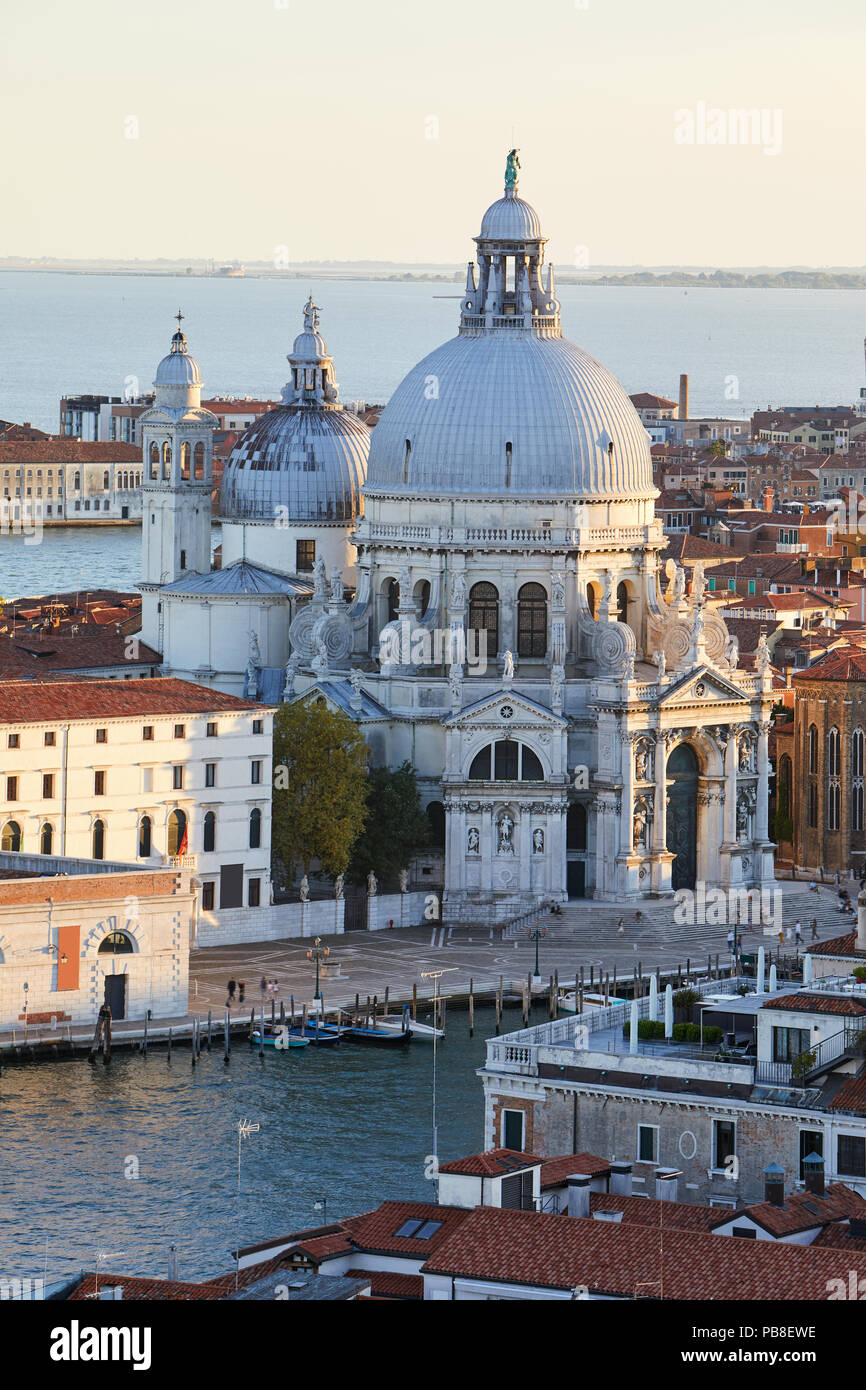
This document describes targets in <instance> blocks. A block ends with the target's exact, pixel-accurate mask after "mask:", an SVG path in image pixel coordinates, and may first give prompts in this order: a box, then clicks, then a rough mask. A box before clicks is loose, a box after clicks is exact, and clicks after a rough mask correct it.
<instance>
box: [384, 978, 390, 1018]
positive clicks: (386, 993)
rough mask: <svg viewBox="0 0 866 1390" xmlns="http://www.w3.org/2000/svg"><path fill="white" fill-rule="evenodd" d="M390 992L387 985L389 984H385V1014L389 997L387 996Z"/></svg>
mask: <svg viewBox="0 0 866 1390" xmlns="http://www.w3.org/2000/svg"><path fill="white" fill-rule="evenodd" d="M390 993H391V989H390V986H389V985H386V986H385V1013H386V1014H387V1012H388V998H389V996H390Z"/></svg>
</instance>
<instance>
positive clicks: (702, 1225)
mask: <svg viewBox="0 0 866 1390" xmlns="http://www.w3.org/2000/svg"><path fill="white" fill-rule="evenodd" d="M589 1210H590V1213H591V1214H592V1215H593V1216H595V1213H596V1212H599V1211H619V1212H622V1219H623V1221H624V1222H628V1223H629V1224H631V1225H636V1226H654V1227H655V1229H656V1230H658V1229H659V1227H661V1228H662V1230H665V1231H667V1230H669V1229H671V1228H672V1229H674V1230H680V1231H710V1230H712V1228H713V1226H714V1225H716V1224H717V1223H718V1219H719V1210H718V1207H704V1206H698V1204H697V1203H695V1202H666V1201H659V1200H658V1199H656V1198H651V1199H650V1200H649V1201H647V1198H646V1197H641V1196H639V1195H636V1194H631V1195H628V1194H626V1193H619V1192H591V1193H590V1194H589Z"/></svg>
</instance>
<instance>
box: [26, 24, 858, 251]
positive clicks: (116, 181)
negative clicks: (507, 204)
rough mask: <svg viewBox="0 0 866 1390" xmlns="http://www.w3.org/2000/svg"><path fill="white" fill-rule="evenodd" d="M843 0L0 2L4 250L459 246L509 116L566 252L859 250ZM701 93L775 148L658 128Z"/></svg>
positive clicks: (851, 38)
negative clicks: (747, 120) (758, 129)
mask: <svg viewBox="0 0 866 1390" xmlns="http://www.w3.org/2000/svg"><path fill="white" fill-rule="evenodd" d="M864 15H866V7H864V5H863V0H822V3H821V4H815V3H814V0H732V2H731V3H724V4H721V5H718V4H713V5H711V4H710V3H708V0H655V3H652V0H577V3H575V0H536V3H535V4H532V5H527V4H526V3H525V0H436V3H419V0H366V3H364V0H328V2H327V3H321V2H320V0H276V2H275V0H244V2H243V3H241V2H240V0H207V2H205V0H150V3H148V4H141V5H137V4H129V3H127V4H122V3H118V0H82V3H79V4H70V3H69V0H19V3H17V4H16V5H14V6H13V4H12V3H11V0H0V134H2V148H3V164H2V185H0V256H8V255H25V256H43V255H45V256H77V257H117V258H130V257H135V256H138V257H142V258H151V257H157V256H165V257H171V258H175V257H178V258H185V257H204V256H213V257H214V258H216V259H217V260H227V259H232V258H237V259H240V260H270V259H272V258H273V257H274V256H275V255H277V256H281V255H283V254H284V253H283V252H282V251H280V250H279V249H278V248H286V249H287V254H288V258H289V260H290V261H299V260H307V259H326V258H328V259H340V260H344V259H350V260H358V259H367V258H374V259H388V260H398V261H417V262H420V263H425V262H430V261H435V262H440V261H447V262H451V261H453V262H455V263H458V264H459V263H461V262H465V261H466V260H467V259H468V257H469V255H470V254H471V252H472V249H473V248H472V244H471V240H470V238H471V237H472V236H473V235H474V234H476V233H477V231H478V226H479V223H480V218H481V214H482V212H483V210H484V208H485V207H486V206H487V204H488V203H490V202H492V201H493V200H494V199H495V198H496V197H498V196H499V195H500V193H501V191H502V178H503V170H504V165H505V155H506V153H507V150H508V148H509V146H510V144H511V140H512V128H513V130H514V135H515V142H516V144H517V145H518V146H519V148H520V158H521V162H522V172H521V180H520V189H519V191H520V194H521V196H522V197H525V198H526V199H527V200H528V201H529V202H531V203H533V204H534V205H535V207H536V208H537V209H538V211H539V213H540V215H541V218H542V223H543V226H544V230H545V233H546V235H547V236H548V237H549V238H550V244H549V246H548V256H549V257H550V258H551V259H553V260H554V261H556V262H557V263H558V264H559V265H560V266H562V267H563V268H565V267H568V266H571V265H575V264H577V265H581V266H582V265H584V264H585V265H588V266H590V267H591V266H592V265H594V264H612V263H613V264H620V263H624V264H630V263H640V262H643V263H646V264H677V263H680V264H701V265H703V264H707V265H756V264H762V263H766V264H769V265H790V264H796V263H803V264H809V265H862V264H863V263H864V262H866V249H864V247H866V243H864V235H863V225H864V193H863V188H864V178H863V167H862V166H863V147H862V130H863V127H864V116H866V95H864V93H866V82H864V80H863V70H862V53H863V40H864V29H866V19H864ZM700 103H703V107H704V108H705V109H707V108H709V109H712V108H720V109H722V110H724V111H725V112H727V111H728V110H730V109H732V108H761V109H764V111H765V121H766V123H767V124H766V134H767V138H766V140H765V142H764V143H765V144H769V145H770V146H771V147H776V146H778V147H780V152H779V153H777V154H770V155H767V154H765V153H764V149H763V148H762V146H761V145H760V144H759V145H757V146H753V145H742V144H738V145H734V144H731V143H730V137H729V135H728V136H726V140H727V141H728V142H727V143H724V144H720V143H716V144H712V145H711V144H708V143H694V144H684V143H677V141H676V140H675V138H674V137H675V129H676V128H677V126H678V125H679V128H680V130H681V131H682V130H685V129H687V127H688V121H689V119H690V118H691V115H692V114H694V115H695V119H696V120H697V121H699V117H698V115H697V113H698V111H699V104H700ZM684 112H685V113H687V114H686V115H685V116H684V115H683V113H684ZM779 113H780V114H779ZM136 123H137V138H133V139H130V138H127V134H129V133H132V134H134V133H135V130H136ZM717 129H721V130H722V133H723V134H724V133H725V129H726V127H724V126H721V127H718V126H717ZM695 130H696V131H697V130H698V126H697V125H696V126H695ZM727 130H728V131H730V127H729V126H728V127H727ZM431 136H432V137H434V138H430V137H431ZM695 138H696V139H697V135H696V137H695Z"/></svg>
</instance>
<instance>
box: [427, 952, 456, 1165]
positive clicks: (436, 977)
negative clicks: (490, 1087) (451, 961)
mask: <svg viewBox="0 0 866 1390" xmlns="http://www.w3.org/2000/svg"><path fill="white" fill-rule="evenodd" d="M457 969H458V967H457V966H456V965H452V966H448V967H446V968H445V969H444V970H422V971H421V979H422V980H432V981H433V1159H434V1163H435V1171H436V1172H437V1173H438V1171H439V1130H438V1127H437V1124H436V1043H437V1041H438V1034H439V1029H438V1028H437V1026H436V1025H437V1023H438V1021H439V981H440V980H441V979H442V976H443V975H451V974H454V973H455V972H456V971H457Z"/></svg>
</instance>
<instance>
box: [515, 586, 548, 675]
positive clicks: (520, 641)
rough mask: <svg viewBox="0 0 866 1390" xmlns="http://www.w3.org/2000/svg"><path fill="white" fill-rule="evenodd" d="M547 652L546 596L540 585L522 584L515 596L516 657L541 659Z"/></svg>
mask: <svg viewBox="0 0 866 1390" xmlns="http://www.w3.org/2000/svg"><path fill="white" fill-rule="evenodd" d="M546 651H547V594H546V593H545V591H544V589H543V588H542V586H541V585H540V584H524V585H523V588H522V589H521V590H520V593H519V594H518V595H517V655H518V656H526V657H543V656H544V654H545V653H546Z"/></svg>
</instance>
